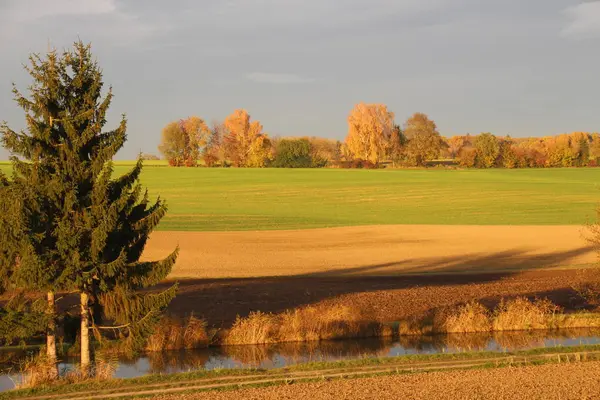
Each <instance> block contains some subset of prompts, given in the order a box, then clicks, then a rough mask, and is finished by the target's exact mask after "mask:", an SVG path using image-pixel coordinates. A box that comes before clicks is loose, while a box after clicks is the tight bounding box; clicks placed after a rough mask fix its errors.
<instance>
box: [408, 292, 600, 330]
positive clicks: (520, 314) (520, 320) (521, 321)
mask: <svg viewBox="0 0 600 400" xmlns="http://www.w3.org/2000/svg"><path fill="white" fill-rule="evenodd" d="M599 326H600V315H599V314H592V313H573V314H562V313H561V309H560V307H558V306H556V305H554V304H553V303H552V302H551V301H549V300H547V299H543V300H540V299H536V300H534V301H530V300H528V299H527V298H525V297H518V298H516V299H512V300H506V301H505V300H502V301H501V302H500V304H499V305H498V307H497V308H496V309H494V310H489V309H488V308H486V307H485V306H483V305H482V304H480V303H478V302H477V301H469V302H467V303H465V304H462V305H459V306H455V307H442V308H440V309H437V310H435V311H433V312H431V313H429V314H428V315H426V316H424V317H421V318H417V317H413V318H409V319H405V320H402V321H400V322H399V324H398V335H400V336H403V335H430V334H435V333H474V332H503V331H533V330H551V329H568V328H595V327H599Z"/></svg>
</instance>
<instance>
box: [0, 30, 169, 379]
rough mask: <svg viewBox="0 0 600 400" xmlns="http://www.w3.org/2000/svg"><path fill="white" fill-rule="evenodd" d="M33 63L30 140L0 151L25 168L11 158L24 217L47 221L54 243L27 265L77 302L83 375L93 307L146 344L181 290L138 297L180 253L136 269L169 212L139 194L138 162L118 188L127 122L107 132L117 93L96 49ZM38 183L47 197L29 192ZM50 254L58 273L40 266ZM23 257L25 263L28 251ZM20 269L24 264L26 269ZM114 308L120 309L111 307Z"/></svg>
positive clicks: (7, 137) (46, 233)
mask: <svg viewBox="0 0 600 400" xmlns="http://www.w3.org/2000/svg"><path fill="white" fill-rule="evenodd" d="M31 61H32V66H31V67H30V68H29V72H30V74H31V76H32V78H33V81H34V84H33V85H32V87H31V88H30V91H31V98H29V99H27V98H25V97H24V96H22V95H21V94H20V93H19V92H18V91H16V90H15V94H16V97H17V101H18V102H19V104H20V105H21V107H23V109H24V110H25V112H26V114H27V120H28V128H29V129H28V132H27V133H24V132H22V133H17V132H14V131H12V130H10V129H9V128H8V127H6V126H5V127H4V135H3V142H4V144H5V146H6V147H7V148H8V149H9V150H11V152H13V153H14V154H17V155H19V156H20V157H21V158H22V159H23V160H19V159H17V158H16V157H13V165H14V169H15V171H16V172H15V175H14V176H13V183H14V184H15V185H17V186H18V187H19V190H25V189H27V190H31V191H32V193H35V196H37V197H36V198H35V199H34V200H32V199H31V197H26V199H25V201H24V202H23V203H24V206H23V207H22V208H21V210H22V211H21V214H23V215H25V214H26V213H25V211H24V210H29V209H33V210H34V212H33V213H32V215H34V216H35V217H36V219H37V220H39V221H41V222H45V225H44V227H45V229H40V232H39V233H40V237H41V239H40V240H43V241H46V242H48V243H49V244H48V245H47V246H45V247H39V250H38V248H35V249H36V252H34V254H35V256H36V257H34V259H35V261H36V262H35V263H30V262H29V260H28V259H26V261H27V262H26V264H27V265H28V268H29V270H30V273H35V274H38V275H40V276H43V277H44V278H47V277H49V278H47V279H48V280H49V281H50V282H51V283H52V285H53V288H54V289H55V290H57V289H66V290H71V291H76V292H78V293H79V294H80V316H81V331H80V341H81V368H82V371H83V372H84V373H88V372H89V371H90V363H91V355H90V342H89V332H90V328H91V326H92V323H93V319H92V315H91V312H90V305H92V304H93V305H95V308H96V309H97V310H98V311H99V312H98V315H101V314H102V310H103V308H106V310H107V312H106V313H104V314H106V315H107V316H108V317H109V318H110V319H112V320H114V321H116V322H117V323H119V322H120V326H119V327H118V328H120V329H126V330H127V333H126V334H125V335H124V336H125V337H127V339H129V340H130V341H131V340H141V336H142V335H143V334H144V333H148V332H149V330H150V328H151V326H152V324H153V323H155V322H156V320H157V318H158V316H159V315H160V312H161V311H162V310H163V309H164V308H165V307H166V306H167V305H168V303H169V302H170V300H171V299H172V298H173V297H174V295H175V290H176V287H175V286H172V287H170V288H169V289H167V290H165V291H163V292H162V293H153V292H146V291H145V292H144V293H143V294H142V293H139V292H138V291H139V289H147V288H149V287H151V286H153V285H155V284H156V283H157V282H159V281H160V280H162V279H164V278H165V277H166V276H167V275H168V273H169V272H170V270H171V267H172V265H173V264H174V263H175V259H176V255H177V250H175V251H174V252H173V253H172V254H171V255H170V256H168V257H167V258H166V259H165V260H162V261H158V262H139V258H140V256H141V253H142V251H143V248H144V245H145V243H146V240H147V238H148V235H149V234H150V232H151V231H152V230H153V229H154V228H155V227H156V225H157V224H158V222H159V221H160V219H161V218H162V217H163V216H164V215H165V213H166V205H165V203H164V202H163V201H162V200H160V199H158V200H157V201H156V202H154V203H151V202H150V201H149V198H148V195H147V194H144V195H142V188H141V186H140V184H139V175H140V173H141V169H142V163H141V160H140V161H139V162H138V163H137V165H136V166H135V167H134V168H133V169H132V170H131V171H130V172H128V173H126V174H125V175H123V176H122V177H119V178H116V179H112V172H113V169H112V164H111V161H112V158H113V157H114V155H115V154H116V153H117V151H119V150H120V149H121V148H122V146H123V144H124V143H125V140H126V120H125V117H123V118H122V119H121V123H120V125H119V126H118V127H117V128H116V129H114V130H112V131H108V132H103V131H102V129H103V127H104V125H105V123H106V113H107V111H108V108H109V106H110V103H111V100H112V89H109V90H108V91H107V93H106V95H105V96H104V97H103V93H102V90H103V80H102V72H101V70H100V68H99V67H98V64H97V63H96V62H95V61H94V60H93V59H92V54H91V51H90V46H89V45H85V44H83V43H81V42H77V43H75V45H74V48H73V50H71V51H65V52H64V53H63V54H62V55H61V56H60V57H58V56H57V55H56V53H55V52H53V53H50V54H49V55H48V57H47V58H46V59H42V58H41V57H39V56H33V57H32V58H31ZM50 61H52V62H51V63H50ZM11 184H12V183H11ZM33 184H35V185H36V186H37V185H39V184H43V185H44V188H43V189H39V188H37V187H34V188H31V186H33ZM21 219H22V220H24V221H25V223H24V225H25V228H26V229H24V230H23V231H24V232H27V233H28V232H30V231H31V227H30V225H33V224H32V222H31V221H30V220H29V219H27V218H25V217H21ZM23 236H24V237H26V239H25V240H24V241H25V242H26V243H29V242H31V241H32V239H31V238H30V237H29V236H30V235H28V234H27V235H23ZM44 243H45V242H44ZM30 247H35V246H30ZM49 254H51V255H52V257H54V258H52V260H51V261H53V262H54V264H52V265H54V266H56V268H55V269H53V268H49V267H48V266H47V265H46V264H45V263H43V262H41V261H40V259H43V260H44V261H45V260H46V258H44V257H47V256H48V255H49ZM19 257H20V258H23V256H22V254H21V250H20V251H19ZM22 264H23V260H22V259H21V260H20V263H19V269H22V268H23V265H22ZM29 264H32V265H30V266H29ZM117 303H119V304H121V306H122V307H123V308H120V309H118V310H115V309H114V308H112V306H114V305H115V304H117ZM115 311H118V312H115Z"/></svg>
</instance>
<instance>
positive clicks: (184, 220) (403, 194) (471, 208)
mask: <svg viewBox="0 0 600 400" xmlns="http://www.w3.org/2000/svg"><path fill="white" fill-rule="evenodd" d="M128 168H130V167H128V166H124V165H120V166H117V167H116V174H122V173H124V172H125V171H127V169H128ZM0 169H2V170H4V171H8V170H10V166H8V165H3V166H2V165H0ZM599 178H600V169H594V168H587V169H540V170H536V169H532V170H501V169H495V170H462V171H461V170H370V171H366V170H335V169H317V170H287V169H234V168H226V169H218V168H217V169H210V168H167V167H160V168H159V167H153V166H151V163H150V162H149V163H148V167H147V168H146V169H145V171H144V173H143V175H142V182H143V184H144V185H146V186H147V187H148V188H149V190H150V194H151V195H152V196H156V195H159V194H160V195H161V196H162V197H163V198H165V199H167V201H168V204H169V213H168V214H167V216H166V218H165V219H164V221H163V222H161V225H160V229H161V230H183V231H231V230H268V229H306V228H319V227H336V226H356V225H377V224H436V225H581V224H583V223H585V222H586V221H588V220H589V219H590V218H592V217H594V209H595V208H596V206H597V198H598V188H597V182H598V180H599ZM499 199H502V201H499Z"/></svg>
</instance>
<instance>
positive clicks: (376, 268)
mask: <svg viewBox="0 0 600 400" xmlns="http://www.w3.org/2000/svg"><path fill="white" fill-rule="evenodd" d="M584 236H585V231H584V230H583V229H582V228H581V227H579V226H435V225H395V226H394V225H392V226H360V227H347V228H329V229H310V230H293V231H254V232H155V233H153V235H152V237H151V239H150V241H149V243H148V246H147V250H146V253H145V258H147V259H154V258H160V257H164V256H166V255H167V254H169V253H170V252H171V251H173V249H174V248H175V247H176V246H177V245H179V246H180V248H181V252H180V256H179V260H178V262H177V264H176V266H175V268H174V270H173V273H172V275H171V276H172V277H173V278H243V277H257V276H260V277H265V276H298V275H312V276H318V277H322V276H327V275H333V276H340V275H345V276H367V275H369V276H390V275H399V274H407V273H456V272H470V273H481V272H498V271H520V270H524V269H553V268H578V267H583V266H588V265H590V263H594V262H595V261H596V254H595V252H594V251H593V249H592V247H591V246H590V245H589V243H588V242H587V241H586V240H585V237H584Z"/></svg>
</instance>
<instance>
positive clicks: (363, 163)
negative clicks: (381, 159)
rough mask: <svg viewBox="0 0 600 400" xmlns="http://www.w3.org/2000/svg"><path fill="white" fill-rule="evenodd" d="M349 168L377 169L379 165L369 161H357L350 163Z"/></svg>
mask: <svg viewBox="0 0 600 400" xmlns="http://www.w3.org/2000/svg"><path fill="white" fill-rule="evenodd" d="M349 168H357V169H377V168H378V166H377V164H375V163H373V162H371V161H369V160H361V159H356V160H352V161H351V162H350V167H349Z"/></svg>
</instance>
